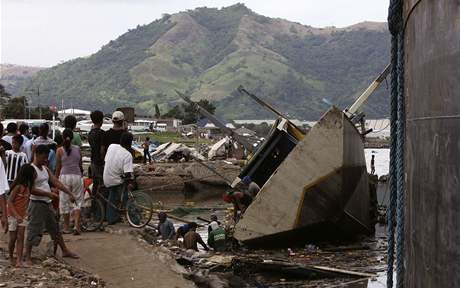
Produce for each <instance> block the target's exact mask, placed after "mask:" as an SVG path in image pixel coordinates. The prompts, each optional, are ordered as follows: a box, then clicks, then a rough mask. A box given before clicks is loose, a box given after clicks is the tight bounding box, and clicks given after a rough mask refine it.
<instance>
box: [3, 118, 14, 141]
mask: <svg viewBox="0 0 460 288" xmlns="http://www.w3.org/2000/svg"><path fill="white" fill-rule="evenodd" d="M6 132H7V134H6V135H5V136H3V137H2V140H4V141H6V142H8V143H10V144H11V143H12V142H13V136H14V135H16V133H17V132H18V124H16V123H14V122H11V123H8V125H6Z"/></svg>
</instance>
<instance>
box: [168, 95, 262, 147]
mask: <svg viewBox="0 0 460 288" xmlns="http://www.w3.org/2000/svg"><path fill="white" fill-rule="evenodd" d="M176 93H177V95H179V96H180V97H181V98H182V99H184V100H185V102H187V103H188V104H191V105H193V106H194V108H195V109H196V111H197V112H198V113H200V114H201V115H203V116H204V117H206V118H208V120H209V121H211V122H212V123H213V124H214V125H216V126H217V127H219V128H220V129H221V130H222V132H224V134H225V135H227V136H229V137H232V138H233V139H235V140H236V141H237V142H238V143H240V144H241V145H243V147H244V148H245V149H246V150H248V151H249V152H254V146H252V145H251V143H249V142H248V141H247V140H246V138H245V137H244V136H241V135H239V134H237V133H235V131H233V130H232V129H230V128H228V127H227V126H225V124H224V123H222V122H220V120H219V119H217V118H216V116H214V115H212V114H211V113H209V112H208V111H207V110H206V109H204V108H203V107H201V106H200V105H199V104H198V103H196V102H193V101H192V100H190V99H189V98H188V97H187V96H185V95H184V94H182V93H181V92H179V91H177V90H176Z"/></svg>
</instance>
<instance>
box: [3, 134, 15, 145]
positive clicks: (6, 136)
mask: <svg viewBox="0 0 460 288" xmlns="http://www.w3.org/2000/svg"><path fill="white" fill-rule="evenodd" d="M2 140H4V141H6V142H8V143H10V145H12V144H13V136H11V135H5V136H3V137H2Z"/></svg>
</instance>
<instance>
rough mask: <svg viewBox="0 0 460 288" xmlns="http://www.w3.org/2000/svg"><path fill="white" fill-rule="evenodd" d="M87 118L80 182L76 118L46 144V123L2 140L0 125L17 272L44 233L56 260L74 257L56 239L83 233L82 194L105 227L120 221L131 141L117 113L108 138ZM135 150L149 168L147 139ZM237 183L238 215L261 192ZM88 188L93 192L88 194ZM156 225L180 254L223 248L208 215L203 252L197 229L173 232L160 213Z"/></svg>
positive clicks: (0, 180)
mask: <svg viewBox="0 0 460 288" xmlns="http://www.w3.org/2000/svg"><path fill="white" fill-rule="evenodd" d="M90 117H91V120H92V122H93V127H92V129H91V131H90V132H89V133H88V142H89V145H90V147H91V165H90V169H88V171H90V172H88V174H89V175H87V176H88V177H86V178H85V177H84V170H83V165H82V153H81V150H80V148H81V145H82V139H81V136H80V134H79V133H76V132H75V128H76V124H77V119H76V118H75V117H74V116H72V115H69V116H67V117H66V118H65V119H64V121H63V123H64V127H65V129H64V131H63V132H62V133H53V134H55V135H54V139H53V138H50V127H49V126H48V124H47V123H42V124H41V125H40V126H39V127H35V126H34V127H32V128H31V129H30V127H28V125H27V124H26V123H21V124H20V125H19V126H18V125H17V124H16V123H9V124H8V125H7V127H6V133H4V127H3V125H2V124H1V123H0V136H1V137H0V157H1V161H0V212H1V218H0V220H1V225H2V227H3V229H4V231H5V233H7V232H8V233H9V258H10V261H11V264H12V265H15V266H17V267H21V266H24V265H30V264H31V263H32V262H31V252H32V248H33V247H34V246H38V245H39V243H40V242H41V238H42V235H43V232H44V231H46V232H47V233H48V234H49V235H50V236H51V238H52V240H53V241H54V243H55V247H60V248H61V250H62V256H63V257H72V258H78V256H77V255H76V254H75V253H73V252H72V251H70V250H69V249H68V248H67V246H66V244H65V242H64V240H63V237H62V235H63V234H74V235H79V234H80V233H82V227H81V210H82V208H83V206H84V205H85V204H84V203H85V198H86V196H87V195H85V193H92V194H93V195H102V196H104V199H107V201H108V203H106V205H105V211H106V215H105V220H106V222H107V225H113V224H116V223H118V222H119V221H120V215H119V211H120V210H119V209H117V207H119V206H118V205H119V203H120V201H126V193H124V192H125V191H126V190H127V189H132V188H133V186H134V182H133V178H134V177H133V151H132V142H133V135H132V134H131V133H129V132H128V131H127V125H126V121H125V118H124V114H123V112H121V111H115V112H114V113H113V115H112V122H113V127H112V128H110V129H109V130H107V131H104V130H102V129H101V127H102V124H103V120H104V114H103V113H102V112H101V111H94V112H92V113H91V115H90ZM142 146H143V148H144V163H146V162H147V161H149V162H151V161H152V159H151V157H150V155H149V153H148V152H149V147H150V139H149V138H146V140H145V141H144V143H143V145H142ZM87 180H88V181H87ZM242 183H243V184H245V185H246V186H247V187H246V188H247V189H246V190H245V192H237V193H234V194H232V197H231V200H230V201H231V202H232V203H234V205H235V210H239V211H243V212H244V209H245V207H247V206H248V205H249V203H250V201H252V199H253V198H254V197H255V195H256V194H257V192H258V191H259V189H260V188H259V187H258V186H257V184H255V183H254V182H252V181H251V179H250V178H249V177H245V178H244V179H243V181H242ZM90 184H92V191H89V189H88V186H89V185H90ZM61 219H62V223H63V224H62V227H61V225H60V222H61ZM158 220H159V224H158V227H157V228H158V234H159V236H161V238H162V239H163V240H175V241H177V240H179V238H183V246H184V248H186V249H192V250H196V251H198V246H197V244H200V245H201V246H203V248H204V249H205V250H209V248H208V245H209V247H211V248H212V249H214V250H215V251H222V250H224V249H225V247H226V233H225V229H224V228H223V227H222V226H221V223H220V222H219V221H218V220H217V217H216V216H215V215H212V217H211V221H210V223H209V226H208V241H207V243H208V244H207V245H206V243H205V242H204V241H203V239H202V238H201V236H200V234H198V233H197V232H196V229H197V227H198V224H197V223H195V222H192V223H187V224H185V225H182V226H180V227H179V228H178V229H177V231H176V230H175V229H174V225H173V224H172V222H171V221H170V220H169V219H168V217H167V215H166V214H165V213H159V217H158ZM24 249H25V254H24V259H23V250H24ZM55 250H56V249H55ZM15 251H16V258H15V257H14V255H15V253H14V252H15ZM55 252H56V251H55Z"/></svg>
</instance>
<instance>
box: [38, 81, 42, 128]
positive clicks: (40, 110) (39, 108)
mask: <svg viewBox="0 0 460 288" xmlns="http://www.w3.org/2000/svg"><path fill="white" fill-rule="evenodd" d="M37 100H38V110H39V113H40V120H41V119H42V106H41V105H40V86H38V87H37Z"/></svg>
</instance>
